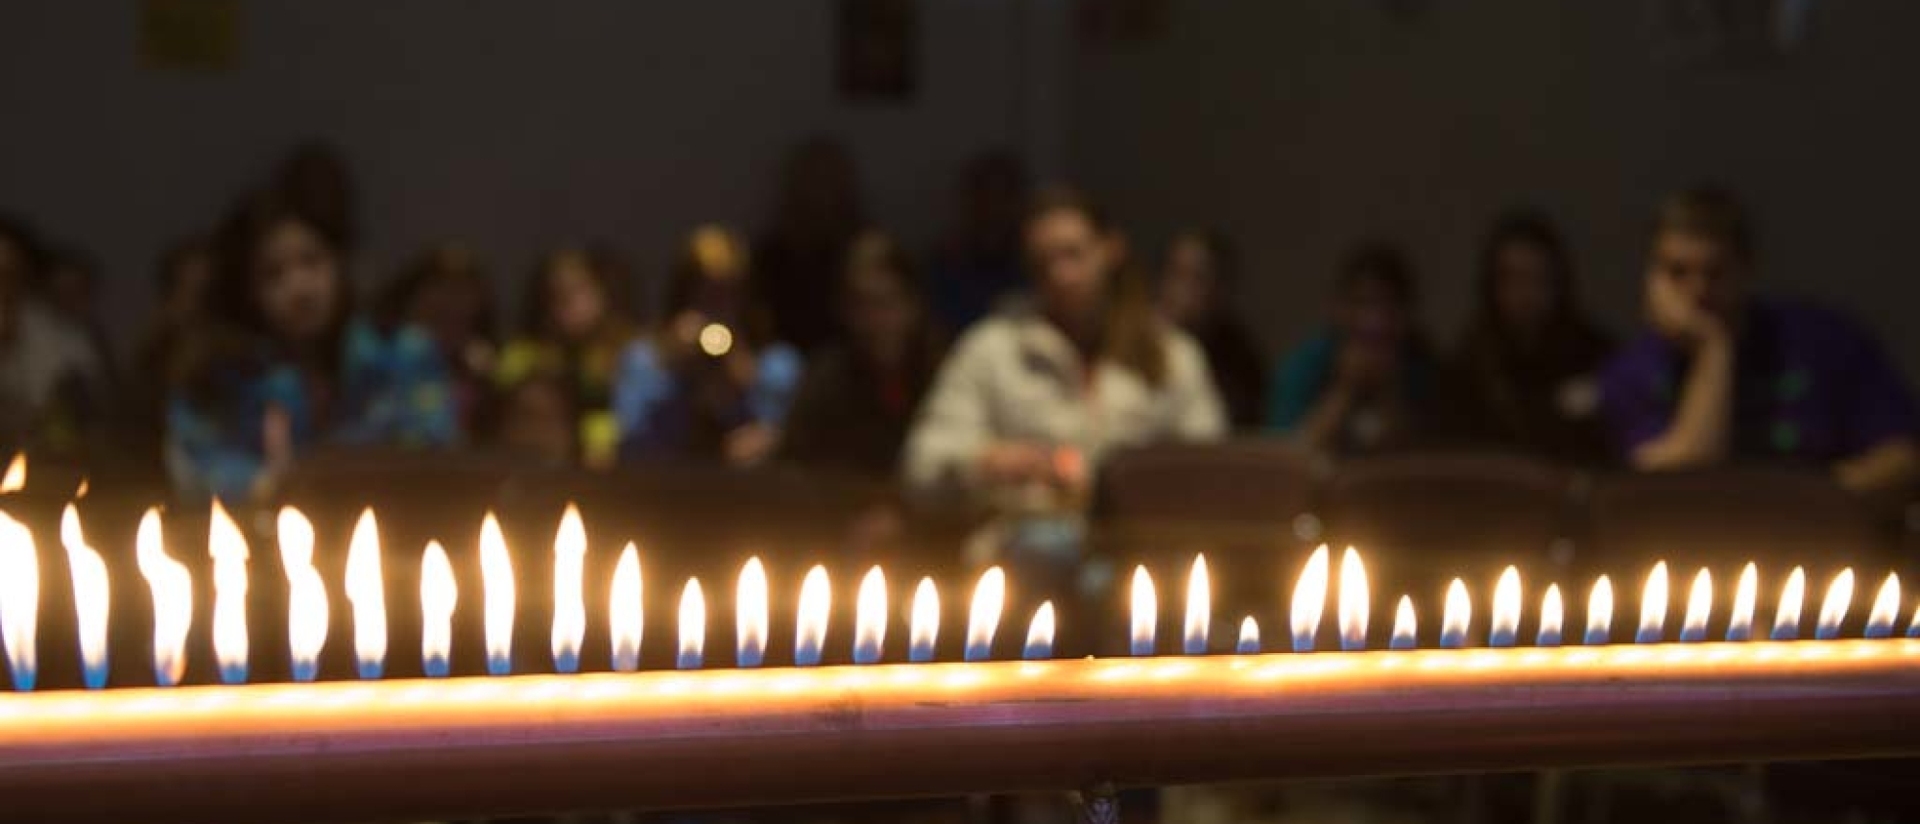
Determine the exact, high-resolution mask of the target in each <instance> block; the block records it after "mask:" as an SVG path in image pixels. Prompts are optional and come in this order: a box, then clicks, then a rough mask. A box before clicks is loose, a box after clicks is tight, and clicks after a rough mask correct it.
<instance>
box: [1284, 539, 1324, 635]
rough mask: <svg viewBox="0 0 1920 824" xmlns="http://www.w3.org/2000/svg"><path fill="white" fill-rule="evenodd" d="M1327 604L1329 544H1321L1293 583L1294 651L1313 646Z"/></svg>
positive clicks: (1308, 557) (1308, 558)
mask: <svg viewBox="0 0 1920 824" xmlns="http://www.w3.org/2000/svg"><path fill="white" fill-rule="evenodd" d="M1326 608H1327V545H1326V544H1321V545H1320V547H1319V548H1318V549H1315V550H1314V551H1313V554H1312V555H1309V556H1307V565H1306V567H1305V568H1303V569H1302V570H1301V571H1300V580H1299V581H1297V582H1295V583H1294V585H1293V609H1292V614H1291V616H1290V617H1291V618H1292V619H1293V651H1294V652H1307V651H1309V650H1311V649H1313V636H1314V635H1316V634H1318V633H1319V631H1320V616H1321V614H1322V613H1324V612H1325V611H1326Z"/></svg>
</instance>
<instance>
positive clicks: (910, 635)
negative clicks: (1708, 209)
mask: <svg viewBox="0 0 1920 824" xmlns="http://www.w3.org/2000/svg"><path fill="white" fill-rule="evenodd" d="M939 635H940V590H939V588H938V587H935V586H934V584H933V579H932V578H921V579H920V585H919V586H916V587H914V589H913V616H912V623H911V625H910V626H909V627H908V630H907V643H908V647H909V649H908V660H910V661H915V662H924V661H931V660H933V649H934V643H935V642H936V641H938V640H939Z"/></svg>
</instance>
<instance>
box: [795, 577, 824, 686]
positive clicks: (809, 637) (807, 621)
mask: <svg viewBox="0 0 1920 824" xmlns="http://www.w3.org/2000/svg"><path fill="white" fill-rule="evenodd" d="M832 608H833V588H832V586H831V585H830V584H829V583H828V581H827V568H826V567H824V566H820V565H819V564H815V565H814V567H813V568H812V569H809V570H807V577H806V579H804V580H802V581H801V582H800V613H799V615H798V616H796V618H795V620H794V630H793V662H794V663H795V664H797V665H799V666H803V667H804V666H810V665H813V664H818V663H820V651H821V650H823V649H825V648H826V644H827V617H828V614H829V613H830V611H831V610H832Z"/></svg>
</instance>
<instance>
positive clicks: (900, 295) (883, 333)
mask: <svg viewBox="0 0 1920 824" xmlns="http://www.w3.org/2000/svg"><path fill="white" fill-rule="evenodd" d="M846 288H847V291H846V298H845V300H846V304H845V306H846V308H845V311H846V315H847V331H848V332H849V333H850V334H851V335H852V336H853V340H854V342H855V343H856V344H858V345H859V346H860V348H861V349H862V350H863V351H865V353H866V354H867V356H868V357H871V358H873V359H874V360H876V361H878V362H880V363H882V364H888V365H892V364H896V363H898V362H899V361H900V359H901V357H902V356H903V355H904V353H905V352H906V349H907V343H908V341H909V340H910V339H911V338H912V336H913V332H914V329H916V328H917V327H918V326H919V325H920V307H919V305H918V304H917V303H915V301H914V299H913V296H912V295H911V294H908V292H907V290H906V289H905V288H904V287H902V286H901V285H900V279H899V277H898V276H897V275H896V274H895V273H892V272H888V271H885V270H883V269H879V268H876V267H864V268H862V269H858V270H856V271H854V272H851V273H849V274H848V276H847V287H846Z"/></svg>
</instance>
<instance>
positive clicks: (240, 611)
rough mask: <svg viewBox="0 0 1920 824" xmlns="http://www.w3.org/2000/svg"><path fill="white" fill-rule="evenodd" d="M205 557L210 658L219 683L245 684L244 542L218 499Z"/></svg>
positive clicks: (214, 505) (245, 590) (245, 606)
mask: <svg viewBox="0 0 1920 824" xmlns="http://www.w3.org/2000/svg"><path fill="white" fill-rule="evenodd" d="M207 553H208V554H209V555H212V556H213V657H214V659H215V660H216V661H218V662H219V663H220V678H221V680H223V681H226V682H227V683H229V684H237V683H239V682H241V681H245V680H247V539H246V536H245V535H243V534H241V532H240V525H239V524H236V523H234V522H233V517H232V516H230V515H228V514H227V508H226V507H224V506H221V505H220V501H219V500H218V499H216V500H214V502H213V516H212V521H211V523H210V524H209V525H208V528H207Z"/></svg>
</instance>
